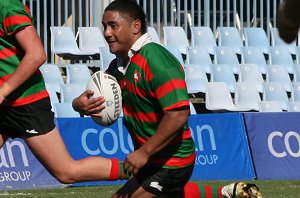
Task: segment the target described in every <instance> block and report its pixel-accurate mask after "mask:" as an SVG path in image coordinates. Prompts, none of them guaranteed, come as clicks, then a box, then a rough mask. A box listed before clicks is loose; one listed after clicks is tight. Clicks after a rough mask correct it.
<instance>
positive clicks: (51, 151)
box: [24, 127, 73, 169]
mask: <svg viewBox="0 0 300 198" xmlns="http://www.w3.org/2000/svg"><path fill="white" fill-rule="evenodd" d="M24 140H25V141H26V143H27V144H28V146H29V148H30V149H31V151H32V153H34V155H35V156H36V157H37V158H38V159H39V160H40V161H41V162H42V163H43V164H44V165H45V166H46V167H47V168H50V169H58V168H61V169H65V168H66V167H68V166H70V163H71V162H72V161H73V159H72V158H71V156H70V154H69V152H68V150H67V148H66V146H65V144H64V142H63V139H62V137H61V135H60V133H59V131H58V129H57V128H56V127H55V128H54V129H53V130H52V131H50V132H48V133H46V134H43V135H38V136H33V137H29V138H24Z"/></svg>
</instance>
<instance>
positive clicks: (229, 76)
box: [210, 64, 236, 93]
mask: <svg viewBox="0 0 300 198" xmlns="http://www.w3.org/2000/svg"><path fill="white" fill-rule="evenodd" d="M210 74H211V78H210V82H224V83H226V84H227V86H228V88H229V90H230V92H231V93H234V92H235V83H236V79H235V76H234V73H233V71H232V69H231V67H230V66H229V65H226V64H212V65H211V72H210Z"/></svg>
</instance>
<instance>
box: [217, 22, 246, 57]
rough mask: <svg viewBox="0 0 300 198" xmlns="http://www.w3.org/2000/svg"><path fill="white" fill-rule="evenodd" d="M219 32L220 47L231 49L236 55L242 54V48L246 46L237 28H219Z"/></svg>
mask: <svg viewBox="0 0 300 198" xmlns="http://www.w3.org/2000/svg"><path fill="white" fill-rule="evenodd" d="M217 31H218V46H219V47H231V48H232V49H233V51H234V52H235V53H236V54H241V47H243V46H244V45H243V41H242V38H241V36H240V33H239V31H238V29H237V28H235V27H219V28H218V30H217Z"/></svg>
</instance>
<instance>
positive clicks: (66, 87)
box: [60, 84, 85, 103]
mask: <svg viewBox="0 0 300 198" xmlns="http://www.w3.org/2000/svg"><path fill="white" fill-rule="evenodd" d="M60 89H61V91H60V102H61V103H66V102H72V101H73V99H74V98H76V97H78V96H79V95H80V94H82V92H83V91H84V90H85V87H84V86H82V85H79V84H60Z"/></svg>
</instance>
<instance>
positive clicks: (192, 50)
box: [186, 46, 212, 74]
mask: <svg viewBox="0 0 300 198" xmlns="http://www.w3.org/2000/svg"><path fill="white" fill-rule="evenodd" d="M186 63H187V64H196V65H198V66H199V67H201V68H202V69H203V70H204V71H205V73H207V74H209V73H210V65H211V64H212V61H211V58H210V55H209V53H208V52H207V50H206V49H205V48H204V47H201V46H188V47H187V55H186Z"/></svg>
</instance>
